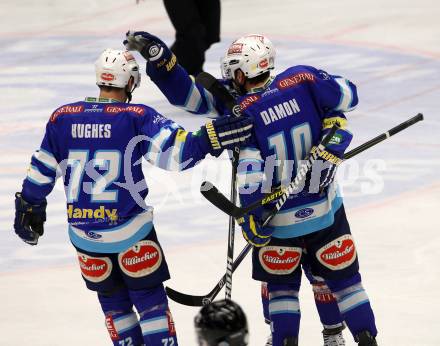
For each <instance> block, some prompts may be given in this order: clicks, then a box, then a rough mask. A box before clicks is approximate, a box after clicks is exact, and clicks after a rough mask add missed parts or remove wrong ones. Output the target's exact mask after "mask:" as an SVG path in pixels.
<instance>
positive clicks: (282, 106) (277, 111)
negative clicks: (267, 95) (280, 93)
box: [260, 99, 301, 125]
mask: <svg viewBox="0 0 440 346" xmlns="http://www.w3.org/2000/svg"><path fill="white" fill-rule="evenodd" d="M299 112H301V109H300V108H299V105H298V102H296V100H295V99H291V100H289V101H286V102H283V103H278V104H276V105H275V106H273V107H269V108H267V109H266V110H265V111H262V112H260V116H261V119H262V120H263V122H264V125H269V124H271V123H273V122H274V121H277V120H280V119H283V118H286V117H288V116H290V115H293V114H296V113H299Z"/></svg>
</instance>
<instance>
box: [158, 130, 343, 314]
mask: <svg viewBox="0 0 440 346" xmlns="http://www.w3.org/2000/svg"><path fill="white" fill-rule="evenodd" d="M337 129H338V126H337V125H334V126H333V127H332V128H331V129H330V132H329V133H328V134H327V135H326V136H325V138H324V139H323V140H322V141H321V142H320V143H319V145H318V146H317V149H316V150H315V151H314V152H313V153H311V154H310V157H309V158H308V159H307V161H306V162H305V163H303V164H302V165H301V167H300V169H299V170H298V173H297V175H296V177H295V179H294V180H293V181H292V182H291V183H290V184H289V186H288V187H287V188H286V189H285V190H284V192H283V194H282V195H281V197H280V199H279V200H278V202H277V203H276V205H275V206H274V207H273V209H272V210H271V212H270V214H269V215H268V216H267V217H266V219H265V220H264V221H263V222H262V227H264V226H266V225H267V224H268V223H269V222H270V221H271V220H272V218H273V217H274V216H275V215H276V214H277V212H278V211H279V210H280V209H281V208H282V206H283V204H284V203H285V202H286V200H287V198H288V197H289V195H290V194H292V193H294V192H295V191H297V190H299V189H300V188H302V180H303V179H304V178H305V176H306V174H307V173H308V172H309V170H310V169H311V167H312V166H313V163H314V162H315V161H316V160H317V159H318V157H319V155H320V154H321V153H322V151H323V150H324V149H325V146H326V145H327V144H328V142H330V140H331V139H332V137H333V135H334V134H335V132H336V130H337ZM233 220H234V218H233ZM234 222H235V220H234ZM251 248H252V246H251V245H250V244H247V245H246V247H245V248H244V249H243V250H242V251H241V252H240V254H239V255H238V257H237V259H236V260H235V262H233V263H231V267H230V270H231V273H230V275H231V276H232V273H233V272H234V271H235V269H236V268H237V267H238V266H239V265H240V263H241V262H242V261H243V259H244V258H245V257H246V255H247V254H248V252H249V250H250V249H251ZM228 269H229V266H228ZM227 276H228V273H226V274H224V275H223V277H222V278H221V279H220V281H219V282H218V283H217V285H216V286H215V287H214V289H213V290H212V291H211V292H209V293H208V294H207V295H205V296H194V295H188V294H184V293H180V292H177V291H175V290H173V289H172V288H170V287H166V288H165V289H166V292H167V295H168V297H169V298H170V299H172V300H174V301H175V302H177V303H180V304H183V305H189V306H202V305H206V304H209V303H211V302H212V301H213V299H214V298H215V297H216V296H217V294H218V293H219V292H220V291H221V289H222V287H223V286H224V284H225V280H227ZM226 284H227V281H226Z"/></svg>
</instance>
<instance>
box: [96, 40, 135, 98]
mask: <svg viewBox="0 0 440 346" xmlns="http://www.w3.org/2000/svg"><path fill="white" fill-rule="evenodd" d="M95 72H96V84H97V85H105V86H110V87H114V88H125V86H126V85H127V84H128V81H129V80H130V77H133V79H134V85H133V89H132V90H131V92H132V91H133V90H134V89H136V88H137V87H138V86H139V85H140V83H141V75H140V73H139V65H138V63H137V62H136V60H135V58H134V57H133V55H132V54H131V53H130V52H128V51H124V50H117V49H111V48H107V49H106V50H104V51H103V52H102V53H101V55H100V56H99V58H98V60H96V62H95Z"/></svg>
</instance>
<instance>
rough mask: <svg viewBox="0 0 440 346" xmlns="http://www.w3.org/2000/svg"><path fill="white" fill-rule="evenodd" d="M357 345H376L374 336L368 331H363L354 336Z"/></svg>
mask: <svg viewBox="0 0 440 346" xmlns="http://www.w3.org/2000/svg"><path fill="white" fill-rule="evenodd" d="M354 339H355V340H356V342H357V343H358V344H359V346H377V342H376V338H375V337H374V336H372V335H371V334H370V332H369V331H363V332H361V333H359V334H357V335H356V336H355V338H354Z"/></svg>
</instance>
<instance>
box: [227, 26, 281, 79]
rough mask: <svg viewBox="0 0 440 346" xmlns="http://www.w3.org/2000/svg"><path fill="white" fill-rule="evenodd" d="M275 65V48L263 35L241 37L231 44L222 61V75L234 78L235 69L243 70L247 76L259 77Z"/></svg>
mask: <svg viewBox="0 0 440 346" xmlns="http://www.w3.org/2000/svg"><path fill="white" fill-rule="evenodd" d="M274 67H275V48H274V46H273V44H272V42H271V41H270V40H269V39H268V38H267V37H266V36H263V35H257V34H253V35H247V36H243V37H240V38H239V39H238V40H236V41H234V42H233V43H232V44H231V45H230V46H229V49H228V51H227V53H226V55H225V57H224V58H223V59H222V61H221V69H222V75H223V78H225V79H234V77H235V71H237V70H239V69H240V70H241V71H242V72H243V73H244V75H245V76H246V77H247V78H253V77H257V76H259V75H261V74H263V73H265V72H267V71H270V70H273V69H274Z"/></svg>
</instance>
